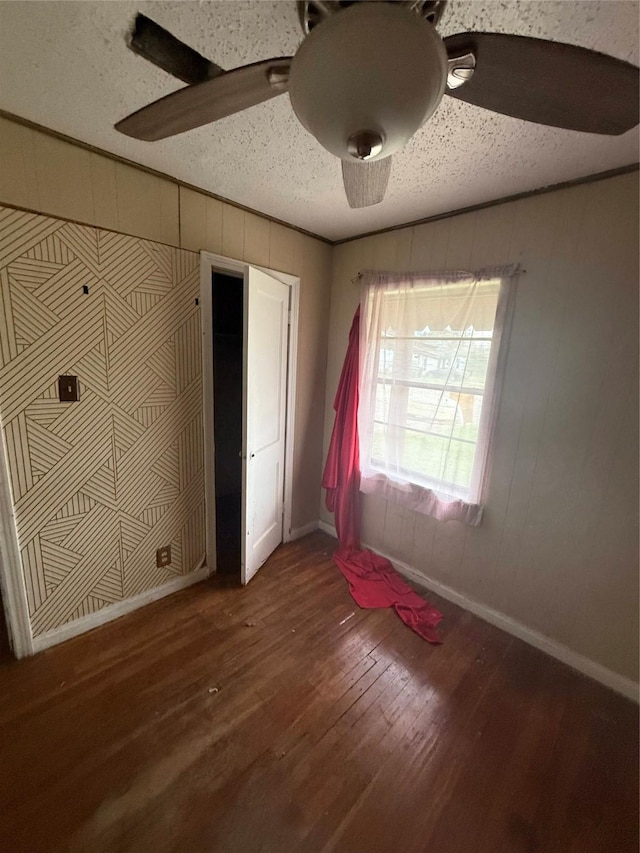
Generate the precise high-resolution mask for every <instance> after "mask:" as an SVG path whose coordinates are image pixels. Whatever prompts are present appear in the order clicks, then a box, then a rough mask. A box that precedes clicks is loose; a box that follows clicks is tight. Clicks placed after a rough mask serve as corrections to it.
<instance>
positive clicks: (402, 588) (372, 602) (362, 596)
mask: <svg viewBox="0 0 640 853" xmlns="http://www.w3.org/2000/svg"><path fill="white" fill-rule="evenodd" d="M333 559H334V562H335V563H336V564H337V566H338V568H339V569H340V571H341V572H342V574H343V575H344V576H345V578H346V579H347V581H348V582H349V591H350V592H351V595H352V596H353V599H354V601H355V602H356V604H359V605H360V607H364V608H375V607H393V609H394V610H395V611H396V613H397V614H398V616H399V617H400V618H401V619H402V621H403V622H404V623H405V625H408V626H409V627H410V628H411V629H412V630H413V631H415V632H416V634H419V635H420V636H421V637H423V638H424V639H425V640H428V641H429V642H430V643H440V642H442V641H441V640H440V637H439V636H438V632H437V630H436V628H437V626H438V624H439V622H440V621H441V620H442V614H441V613H440V611H439V610H436V608H435V607H433V606H432V605H431V604H429V602H428V601H425V600H424V599H423V598H421V597H420V596H419V595H418V593H417V592H415V591H414V590H413V589H411V587H410V586H409V584H408V583H406V582H405V581H404V579H403V578H401V577H400V575H399V574H398V573H397V572H396V570H395V569H394V568H393V566H392V565H391V563H390V562H389V560H387V559H386V557H381V556H380V555H379V554H374V553H373V551H369V550H368V549H363V550H357V549H355V548H340V549H339V550H338V551H336V553H335V554H334V555H333Z"/></svg>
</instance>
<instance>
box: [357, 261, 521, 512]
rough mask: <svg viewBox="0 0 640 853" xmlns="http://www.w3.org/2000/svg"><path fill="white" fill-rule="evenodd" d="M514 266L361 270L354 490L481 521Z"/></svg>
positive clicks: (421, 509) (428, 509) (427, 509)
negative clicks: (425, 271)
mask: <svg viewBox="0 0 640 853" xmlns="http://www.w3.org/2000/svg"><path fill="white" fill-rule="evenodd" d="M513 272H514V270H513V269H512V268H505V269H494V270H487V271H484V272H482V273H477V274H473V275H472V274H470V273H438V274H435V275H428V276H427V275H406V276H403V275H385V274H376V273H369V274H366V275H365V276H364V278H363V299H362V321H361V340H360V353H361V368H360V407H359V413H358V427H359V434H360V462H361V470H362V480H361V488H362V491H365V492H377V493H380V494H383V495H384V496H385V497H387V498H388V499H392V500H395V501H397V502H399V503H403V504H405V505H407V506H410V507H411V508H413V509H415V510H417V511H420V512H424V513H426V514H429V515H434V516H436V517H437V518H441V519H443V520H446V519H449V518H454V519H457V520H460V521H466V522H468V523H471V524H478V523H479V522H480V519H481V515H482V506H481V500H482V495H483V492H484V481H485V476H484V475H485V468H486V461H487V455H488V450H489V443H490V437H491V426H492V422H493V415H494V412H495V407H496V397H497V394H496V391H497V386H498V384H499V383H497V382H496V374H497V368H498V365H499V364H500V363H501V361H502V359H499V357H498V356H499V350H500V338H501V333H502V329H503V326H504V318H505V315H506V304H507V293H508V282H509V277H510V275H511V274H513Z"/></svg>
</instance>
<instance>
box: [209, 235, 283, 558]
mask: <svg viewBox="0 0 640 853" xmlns="http://www.w3.org/2000/svg"><path fill="white" fill-rule="evenodd" d="M249 267H253V268H254V269H258V270H260V271H261V272H264V273H267V275H270V276H273V278H275V279H277V280H278V281H280V282H282V284H286V285H287V287H289V288H290V296H289V344H288V350H287V413H286V421H285V430H286V434H285V451H284V516H283V523H282V541H283V542H289V541H290V540H291V526H292V525H291V513H292V508H293V453H294V429H295V403H296V362H297V359H296V355H297V352H298V318H299V313H300V277H299V276H295V275H291V274H289V273H285V272H281V271H280V270H273V269H269V268H268V267H263V266H261V265H260V264H251V263H248V262H247V261H239V260H237V259H235V258H227V257H224V256H223V255H216V254H213V253H212V252H204V251H202V252H200V322H201V329H202V415H203V416H202V429H203V435H204V441H203V446H204V489H205V515H206V519H205V529H206V549H207V551H206V553H207V556H206V560H207V568H208V569H209V572H210V573H211V574H213V573H215V571H216V514H215V496H216V480H215V446H214V440H213V437H214V419H213V407H214V392H213V317H212V305H213V299H212V287H211V284H212V282H211V275H212V273H214V272H219V273H224V274H226V275H229V274H231V275H235V276H238V277H239V278H242V283H243V287H245V286H246V284H247V277H248V271H249ZM243 352H244V354H245V355H246V341H243ZM245 382H246V377H243V390H246V389H244V383H245ZM242 464H243V476H244V466H245V465H246V459H243V460H242ZM211 510H213V511H211Z"/></svg>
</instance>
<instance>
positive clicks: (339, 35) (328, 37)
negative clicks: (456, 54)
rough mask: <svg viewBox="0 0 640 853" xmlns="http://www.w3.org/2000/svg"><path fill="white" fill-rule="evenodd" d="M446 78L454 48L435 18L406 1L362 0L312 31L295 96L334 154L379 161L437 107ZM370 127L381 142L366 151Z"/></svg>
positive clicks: (301, 54)
mask: <svg viewBox="0 0 640 853" xmlns="http://www.w3.org/2000/svg"><path fill="white" fill-rule="evenodd" d="M446 82H447V54H446V51H445V48H444V45H443V43H442V40H441V38H440V36H439V35H438V33H437V32H436V30H435V28H434V27H433V25H432V24H431V23H429V22H428V21H426V20H425V19H424V18H422V17H420V16H418V15H416V14H415V13H414V12H412V11H411V10H410V9H409V8H407V7H406V6H404V5H400V4H398V5H395V4H391V3H358V4H354V5H353V6H350V7H348V8H347V9H344V10H343V11H340V12H339V13H337V14H335V15H332V16H330V17H328V18H327V19H326V20H324V21H323V22H322V23H321V24H318V25H317V26H316V27H314V28H313V30H312V32H311V33H310V34H309V35H308V36H307V37H306V38H305V40H304V41H303V42H302V44H301V45H300V47H299V49H298V52H297V53H296V55H295V57H294V60H293V62H292V65H291V73H290V78H289V95H290V98H291V104H292V106H293V109H294V111H295V113H296V115H297V117H298V119H299V120H300V122H301V123H302V124H303V125H304V127H306V129H307V130H308V131H309V132H310V133H311V134H313V136H315V138H316V139H317V140H318V142H320V144H321V145H323V146H324V147H325V148H326V149H327V150H328V151H330V152H331V153H332V154H335V155H336V156H337V157H340V158H341V159H343V160H353V159H367V160H378V159H381V158H383V157H388V156H389V155H390V154H393V153H394V152H395V151H398V150H399V149H400V148H402V146H403V145H405V143H406V142H407V141H408V140H409V139H410V138H411V137H412V136H413V134H414V133H415V132H416V130H418V128H419V127H420V126H421V125H422V124H423V123H424V122H425V121H426V120H427V119H428V118H429V117H430V116H431V115H432V114H433V112H434V111H435V109H436V107H437V106H438V104H439V103H440V101H441V99H442V96H443V94H444V91H445V86H446ZM363 134H369V135H373V136H377V137H379V138H380V139H381V141H382V143H381V146H380V147H379V146H375V148H374V149H372V152H371V153H370V154H369V155H368V156H366V157H365V158H363V157H362V156H361V155H360V154H358V150H360V151H361V152H362V147H361V146H360V147H359V146H358V145H354V142H353V140H354V139H357V138H359V137H361V136H362V135H363ZM350 140H351V143H350ZM378 147H379V148H380V150H376V152H375V153H373V150H375V149H377V148H378Z"/></svg>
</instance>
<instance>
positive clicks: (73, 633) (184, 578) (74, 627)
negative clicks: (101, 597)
mask: <svg viewBox="0 0 640 853" xmlns="http://www.w3.org/2000/svg"><path fill="white" fill-rule="evenodd" d="M207 577H209V569H208V568H207V566H201V567H200V568H199V569H196V570H195V571H194V572H191V573H190V574H188V575H181V576H180V577H177V578H174V579H173V580H170V581H169V582H168V583H165V584H163V585H162V586H158V587H156V588H155V589H150V590H147V592H141V593H140V595H135V596H134V597H133V598H127V599H126V601H117V602H116V603H115V604H110V605H109V606H108V607H105V608H104V609H103V610H98V611H97V613H91V614H89V616H83V617H82V618H81V619H75V620H74V621H73V622H69V624H68V625H61V626H60V627H59V628H54V629H53V631H48V632H47V633H46V634H40V636H38V637H34V638H33V651H34V653H35V652H41V651H42V650H43V649H48V648H49V647H50V646H55V645H57V644H58V643H63V642H64V641H65V640H70V639H71V638H72V637H77V636H78V634H84V633H85V632H86V631H91V630H92V629H93V628H97V627H98V626H99V625H104V624H106V623H107V622H112V621H113V620H114V619H119V618H120V616H124V615H125V613H131V611H132V610H138V609H139V608H140V607H144V606H145V604H150V603H151V602H152V601H157V600H158V599H159V598H164V597H165V596H167V595H171V593H173V592H177V591H178V590H179V589H184V588H185V587H188V586H191V585H192V584H194V583H198V582H199V581H202V580H204V579H205V578H207Z"/></svg>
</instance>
